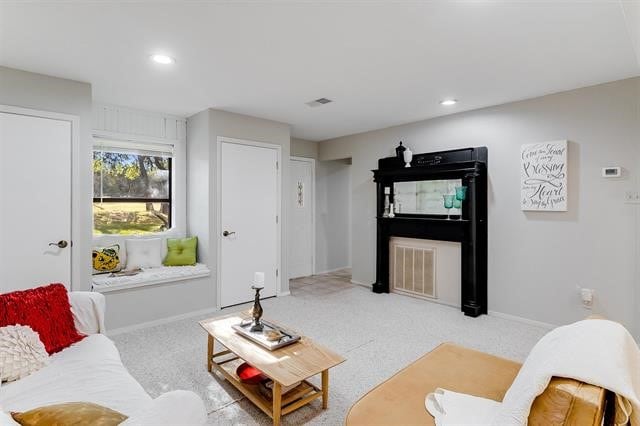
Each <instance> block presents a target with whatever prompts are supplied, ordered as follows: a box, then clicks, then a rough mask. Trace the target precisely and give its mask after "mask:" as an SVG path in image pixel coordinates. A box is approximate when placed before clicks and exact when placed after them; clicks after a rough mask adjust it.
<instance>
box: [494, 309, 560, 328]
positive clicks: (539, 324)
mask: <svg viewBox="0 0 640 426" xmlns="http://www.w3.org/2000/svg"><path fill="white" fill-rule="evenodd" d="M489 315H490V316H492V317H496V318H502V319H506V320H511V321H516V322H521V323H523V324H528V325H533V326H536V327H540V328H546V329H548V330H552V329H554V328H557V327H558V326H557V325H555V324H550V323H548V322H542V321H536V320H532V319H529V318H524V317H519V316H517V315H510V314H503V313H502V312H496V311H489Z"/></svg>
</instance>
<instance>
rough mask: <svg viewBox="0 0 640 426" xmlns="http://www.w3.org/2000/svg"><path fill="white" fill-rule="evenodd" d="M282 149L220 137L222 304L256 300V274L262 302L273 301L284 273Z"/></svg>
mask: <svg viewBox="0 0 640 426" xmlns="http://www.w3.org/2000/svg"><path fill="white" fill-rule="evenodd" d="M280 157H281V150H280V146H279V145H273V144H266V143H261V142H252V141H245V140H238V139H231V138H222V137H220V138H218V160H217V165H218V167H217V169H218V197H217V200H219V203H218V209H217V212H218V219H219V220H218V227H217V231H218V236H217V239H218V266H219V267H218V274H217V277H218V300H219V301H220V307H227V306H232V305H237V304H241V303H245V302H249V301H251V300H253V297H254V294H255V293H254V291H253V290H252V289H251V286H252V284H253V280H254V273H255V272H262V273H264V289H263V290H262V291H261V293H260V294H261V296H262V297H263V298H266V297H272V296H275V295H276V293H277V289H278V288H279V287H280V286H279V281H280V277H279V271H280V246H281V244H280V235H281V234H280V166H279V164H280Z"/></svg>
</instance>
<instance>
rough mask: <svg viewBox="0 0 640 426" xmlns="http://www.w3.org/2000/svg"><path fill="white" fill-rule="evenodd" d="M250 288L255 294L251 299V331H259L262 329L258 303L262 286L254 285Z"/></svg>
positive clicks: (260, 309) (260, 306)
mask: <svg viewBox="0 0 640 426" xmlns="http://www.w3.org/2000/svg"><path fill="white" fill-rule="evenodd" d="M251 288H252V289H254V290H255V291H256V296H255V298H254V299H253V312H252V313H251V317H252V318H253V325H252V326H251V331H255V332H260V331H262V330H263V329H264V326H263V325H262V321H260V319H261V318H262V313H263V310H262V305H260V290H262V289H263V288H264V287H256V286H254V285H252V286H251Z"/></svg>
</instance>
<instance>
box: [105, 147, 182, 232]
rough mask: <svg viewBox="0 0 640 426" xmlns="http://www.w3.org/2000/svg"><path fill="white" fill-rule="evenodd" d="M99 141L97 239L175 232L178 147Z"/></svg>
mask: <svg viewBox="0 0 640 426" xmlns="http://www.w3.org/2000/svg"><path fill="white" fill-rule="evenodd" d="M96 141H97V142H98V144H97V145H96V146H95V147H94V149H93V232H94V234H124V235H132V234H149V233H155V232H162V231H165V230H167V229H169V228H171V211H172V206H171V192H172V191H171V189H172V185H171V174H172V159H173V146H171V145H161V144H153V145H152V144H141V143H133V142H121V141H109V140H100V139H97V140H96Z"/></svg>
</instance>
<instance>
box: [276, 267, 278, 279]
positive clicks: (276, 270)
mask: <svg viewBox="0 0 640 426" xmlns="http://www.w3.org/2000/svg"><path fill="white" fill-rule="evenodd" d="M277 276H278V270H277V269H276V277H277Z"/></svg>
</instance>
